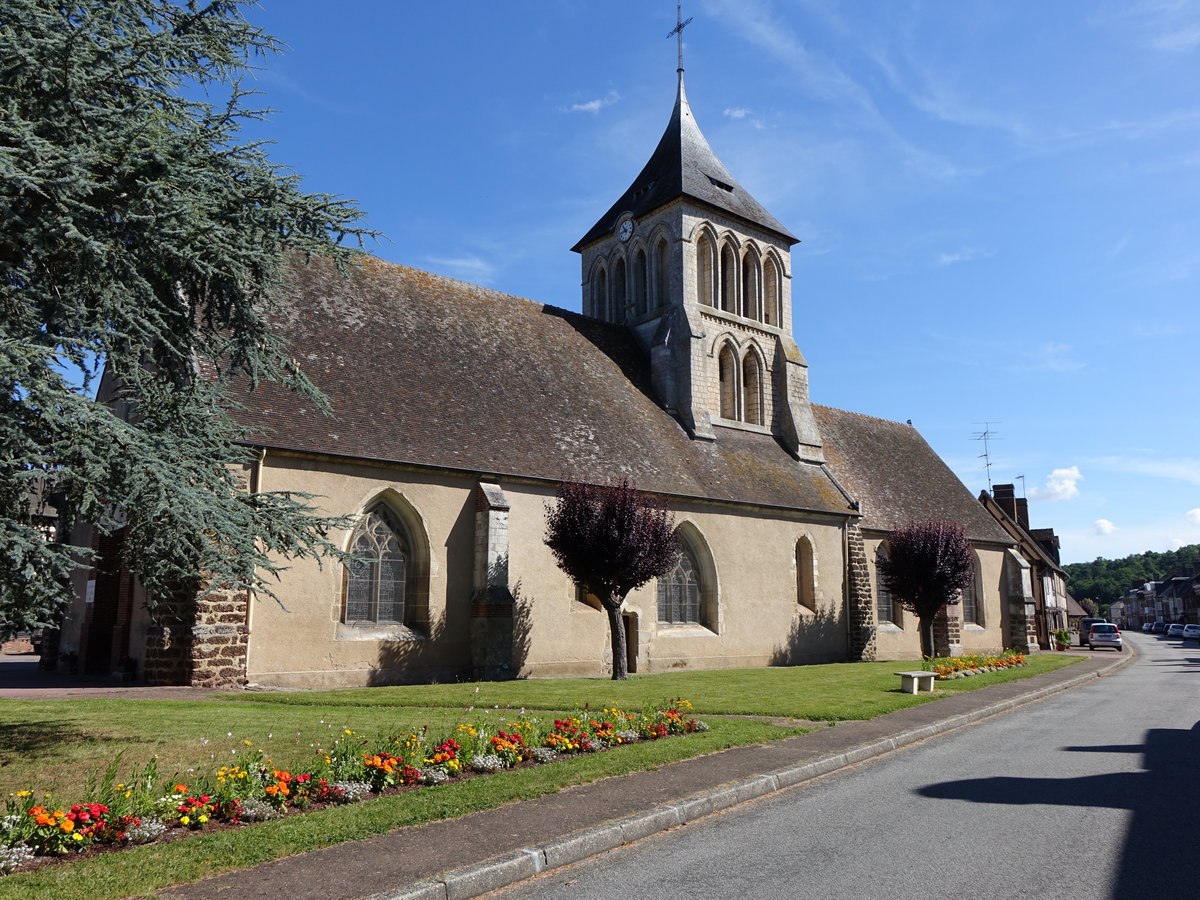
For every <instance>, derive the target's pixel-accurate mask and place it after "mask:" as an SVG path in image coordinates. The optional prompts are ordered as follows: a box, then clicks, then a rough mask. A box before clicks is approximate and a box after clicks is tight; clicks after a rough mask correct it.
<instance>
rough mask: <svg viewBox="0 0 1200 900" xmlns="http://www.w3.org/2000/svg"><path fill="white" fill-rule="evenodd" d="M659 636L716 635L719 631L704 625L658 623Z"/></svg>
mask: <svg viewBox="0 0 1200 900" xmlns="http://www.w3.org/2000/svg"><path fill="white" fill-rule="evenodd" d="M658 636H659V637H716V636H717V633H716V632H715V631H713V630H712V629H711V628H708V627H706V626H704V625H672V624H671V623H669V622H659V623H658Z"/></svg>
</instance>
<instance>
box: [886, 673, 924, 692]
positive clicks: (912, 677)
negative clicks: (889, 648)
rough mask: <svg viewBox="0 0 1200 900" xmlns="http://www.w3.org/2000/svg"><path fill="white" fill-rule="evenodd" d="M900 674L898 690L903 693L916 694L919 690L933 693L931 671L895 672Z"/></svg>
mask: <svg viewBox="0 0 1200 900" xmlns="http://www.w3.org/2000/svg"><path fill="white" fill-rule="evenodd" d="M895 674H897V675H899V676H900V690H901V692H903V693H905V694H918V693H920V692H921V691H929V692H930V693H933V673H932V672H896V673H895Z"/></svg>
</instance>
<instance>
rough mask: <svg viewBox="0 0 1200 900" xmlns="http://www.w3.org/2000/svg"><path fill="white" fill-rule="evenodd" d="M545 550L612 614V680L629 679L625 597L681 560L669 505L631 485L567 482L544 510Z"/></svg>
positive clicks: (610, 623) (627, 482)
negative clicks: (554, 499)
mask: <svg viewBox="0 0 1200 900" xmlns="http://www.w3.org/2000/svg"><path fill="white" fill-rule="evenodd" d="M546 546H548V547H549V548H550V550H551V552H552V553H553V554H554V559H555V560H556V561H557V562H558V566H559V568H560V569H562V570H563V571H564V572H566V573H567V575H569V576H570V577H571V580H572V581H574V582H575V584H577V585H578V586H579V587H580V588H582V589H583V590H585V591H588V592H589V593H591V594H593V595H594V596H595V597H596V598H598V599H599V601H600V604H601V606H603V607H604V611H605V612H606V613H608V629H609V635H610V637H611V639H612V677H613V680H614V681H621V680H624V679H625V678H628V677H629V665H628V659H627V657H626V650H625V621H624V620H623V619H622V618H621V605H622V604H623V603H624V602H625V597H626V595H627V594H628V593H629V592H630V591H632V590H634V589H636V588H639V587H641V586H642V585H644V584H646V583H647V582H649V581H650V579H652V578H657V577H658V576H660V575H665V574H666V573H667V572H669V571H671V568H672V567H673V566H674V565H675V563H676V562H677V561H678V559H679V537H678V536H677V535H676V534H675V525H674V522H673V521H672V517H671V514H670V513H669V512H668V511H667V508H666V504H664V503H663V502H662V501H660V500H657V499H655V498H653V497H650V496H647V495H646V494H643V493H642V492H641V491H639V490H637V489H636V488H634V487H633V486H632V485H630V484H629V481H628V479H625V480H622V481H621V483H620V484H618V485H615V486H612V487H606V486H602V485H594V484H579V483H577V482H571V481H564V482H563V483H562V484H561V485H560V486H559V489H558V499H557V501H556V503H555V505H554V506H552V507H550V508H549V509H547V511H546Z"/></svg>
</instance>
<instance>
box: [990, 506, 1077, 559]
mask: <svg viewBox="0 0 1200 900" xmlns="http://www.w3.org/2000/svg"><path fill="white" fill-rule="evenodd" d="M979 503H980V506H981V507H982V508H983V509H985V510H986V511H987V512H988V514H989V515H990V516H992V517H993V518H994V519H995V520H996V521H997V522H998V523H999V524H1000V527H1001V528H1003V529H1004V530H1005V531H1007V532H1008V533H1009V534H1010V535H1011V536H1012V537H1013V539H1014V540H1015V541H1016V542H1017V543H1018V544H1019V545H1020V547H1021V548H1022V549H1023V550H1024V551H1025V553H1026V554H1028V555H1030V556H1033V557H1036V558H1037V560H1039V561H1040V562H1041V564H1042V565H1044V566H1046V567H1048V568H1050V569H1053V570H1054V571H1055V572H1058V573H1059V574H1060V575H1063V576H1065V575H1066V571H1065V570H1064V569H1063V567H1062V566H1061V565H1059V563H1058V560H1056V559H1055V558H1054V557H1053V556H1052V555H1051V554H1050V553H1049V552H1048V551H1047V550H1046V546H1045V544H1044V543H1043V542H1042V541H1041V540H1039V539H1038V538H1037V537H1035V536H1034V535H1033V533H1032V532H1030V531H1029V530H1028V529H1026V528H1025V526H1024V525H1022V524H1021V523H1020V522H1019V521H1017V520H1016V519H1014V518H1013V517H1012V516H1010V515H1009V514H1008V512H1007V511H1006V510H1005V509H1004V507H1003V506H1002V505H1001V504H1000V503H999V502H998V501H997V500H996V498H995V497H993V496H992V495H991V494H990V493H988V492H987V491H980V492H979ZM1038 530H1039V531H1043V530H1044V531H1049V532H1050V533H1051V534H1053V533H1054V529H1052V528H1049V529H1038ZM1027 558H1028V556H1027Z"/></svg>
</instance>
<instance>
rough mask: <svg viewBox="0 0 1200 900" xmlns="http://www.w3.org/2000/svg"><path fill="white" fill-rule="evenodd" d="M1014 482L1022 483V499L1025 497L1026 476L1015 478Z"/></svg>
mask: <svg viewBox="0 0 1200 900" xmlns="http://www.w3.org/2000/svg"><path fill="white" fill-rule="evenodd" d="M1013 481H1020V482H1021V496H1022V497H1024V496H1025V476H1024V475H1017V476H1015V477H1014V478H1013Z"/></svg>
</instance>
